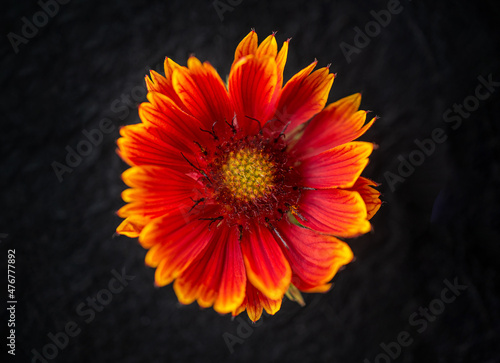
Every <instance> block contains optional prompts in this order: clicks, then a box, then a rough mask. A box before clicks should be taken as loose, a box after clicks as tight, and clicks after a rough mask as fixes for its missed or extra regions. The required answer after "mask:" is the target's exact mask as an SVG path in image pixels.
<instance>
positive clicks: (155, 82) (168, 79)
mask: <svg viewBox="0 0 500 363" xmlns="http://www.w3.org/2000/svg"><path fill="white" fill-rule="evenodd" d="M178 67H180V66H179V65H178V64H177V63H175V62H174V61H173V60H172V59H170V58H165V63H164V68H165V77H163V76H162V75H160V74H159V73H157V72H155V71H153V70H151V71H150V77H151V79H150V78H149V77H148V76H146V86H147V88H148V91H149V92H159V93H161V94H163V95H165V96H167V97H168V98H170V99H171V100H172V101H173V102H174V103H175V104H176V105H177V106H179V107H181V108H182V102H181V100H180V98H179V96H177V93H175V90H174V88H173V87H172V74H173V73H174V69H176V68H178Z"/></svg>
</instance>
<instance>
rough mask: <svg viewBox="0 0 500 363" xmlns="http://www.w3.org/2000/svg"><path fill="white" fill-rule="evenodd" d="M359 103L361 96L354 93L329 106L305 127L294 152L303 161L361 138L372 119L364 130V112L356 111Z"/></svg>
mask: <svg viewBox="0 0 500 363" xmlns="http://www.w3.org/2000/svg"><path fill="white" fill-rule="evenodd" d="M360 102H361V95H360V94H359V93H356V94H354V95H352V96H349V97H346V98H343V99H341V100H339V101H337V102H334V103H332V104H331V105H328V106H327V107H326V108H325V109H324V110H323V111H321V112H320V113H319V114H317V115H316V116H315V117H314V118H313V119H312V120H311V122H310V123H309V124H308V125H307V127H306V128H305V131H304V135H303V136H302V137H301V139H300V140H299V142H298V143H297V145H296V147H295V152H296V153H297V154H298V155H301V156H303V157H304V158H305V157H308V156H312V155H316V154H319V153H320V152H323V151H325V150H329V149H331V148H334V147H336V146H338V145H342V144H344V143H346V142H350V141H352V140H355V139H357V138H358V137H360V136H361V135H363V134H364V133H365V132H366V130H368V129H369V128H370V126H371V125H372V124H373V122H374V121H375V118H374V119H372V120H371V121H370V122H369V123H368V124H366V125H365V126H364V127H363V124H364V123H365V120H366V111H357V110H358V107H359V104H360ZM356 111H357V112H356Z"/></svg>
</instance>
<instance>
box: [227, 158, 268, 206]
mask: <svg viewBox="0 0 500 363" xmlns="http://www.w3.org/2000/svg"><path fill="white" fill-rule="evenodd" d="M274 169H275V166H274V163H273V162H272V161H270V160H269V155H267V154H263V153H262V152H260V151H258V150H255V149H250V148H249V149H241V150H239V151H237V152H236V153H235V152H234V151H231V152H230V153H229V157H228V159H227V162H226V163H225V164H224V165H223V166H222V174H223V179H224V184H225V186H226V187H227V188H228V189H229V191H230V192H231V194H232V195H233V196H234V197H236V198H237V199H240V200H243V201H245V202H249V201H251V200H253V199H256V198H261V197H263V196H264V195H266V194H267V193H268V192H269V191H270V190H271V189H272V187H273V181H274Z"/></svg>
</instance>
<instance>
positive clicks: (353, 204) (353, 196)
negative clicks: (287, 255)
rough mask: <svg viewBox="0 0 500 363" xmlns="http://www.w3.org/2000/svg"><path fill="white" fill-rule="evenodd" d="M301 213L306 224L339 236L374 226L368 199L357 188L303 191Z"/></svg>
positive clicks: (361, 232) (363, 230)
mask: <svg viewBox="0 0 500 363" xmlns="http://www.w3.org/2000/svg"><path fill="white" fill-rule="evenodd" d="M299 213H300V214H299ZM299 213H298V217H299V218H300V219H299V222H300V223H301V224H302V225H304V226H306V227H309V228H311V229H314V230H315V231H318V232H321V233H326V234H331V235H334V236H338V237H354V236H357V235H360V234H363V233H366V232H368V231H370V229H371V226H370V223H369V222H368V220H367V214H366V206H365V203H364V202H363V199H362V198H361V196H360V195H359V193H358V192H354V191H348V190H343V189H322V190H306V191H305V192H303V194H302V198H301V201H300V206H299Z"/></svg>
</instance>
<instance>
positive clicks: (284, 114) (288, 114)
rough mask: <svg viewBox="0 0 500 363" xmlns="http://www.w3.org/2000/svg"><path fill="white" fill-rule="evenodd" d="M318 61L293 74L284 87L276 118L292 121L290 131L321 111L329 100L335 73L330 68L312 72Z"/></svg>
mask: <svg viewBox="0 0 500 363" xmlns="http://www.w3.org/2000/svg"><path fill="white" fill-rule="evenodd" d="M316 63H317V62H313V63H311V64H310V65H309V66H308V67H306V68H304V69H303V70H302V71H300V72H299V73H297V74H296V75H295V76H293V77H292V78H291V79H290V80H289V81H288V82H287V83H286V85H285V87H284V88H283V91H282V93H281V97H280V100H279V104H278V108H277V110H276V118H277V119H279V120H281V121H282V122H283V123H288V122H290V125H289V126H288V129H287V130H288V131H292V130H293V129H294V128H296V127H297V126H298V125H300V124H302V123H303V122H305V121H308V120H309V119H310V118H312V117H313V116H314V115H316V114H317V113H318V112H320V111H321V110H322V109H323V108H324V107H325V104H326V101H327V100H328V94H329V92H330V88H331V87H332V84H333V79H334V75H333V74H332V73H330V71H329V68H328V67H325V68H321V69H318V70H317V71H315V72H313V73H311V71H312V70H313V69H314V67H315V66H316Z"/></svg>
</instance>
